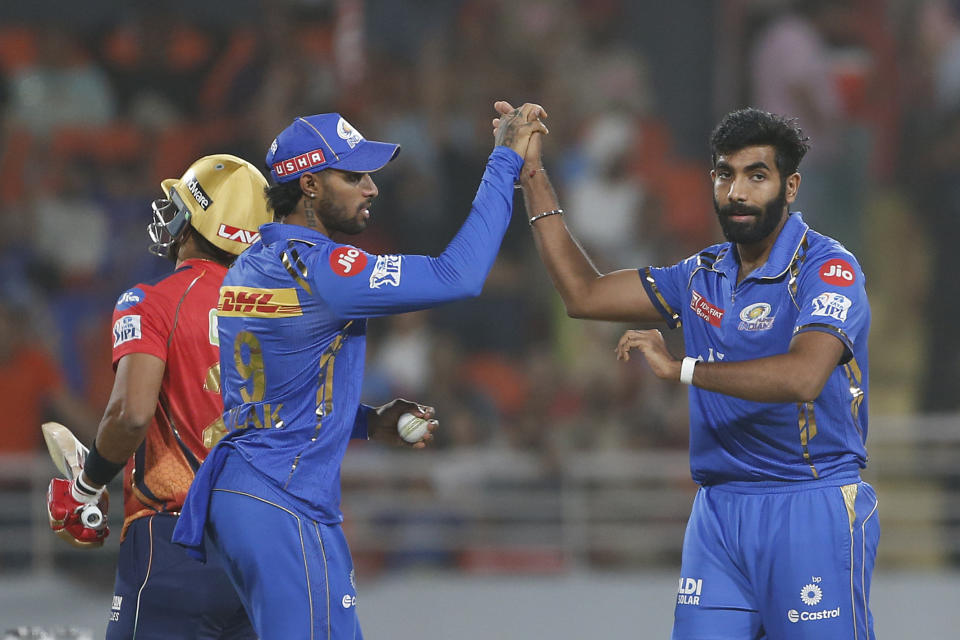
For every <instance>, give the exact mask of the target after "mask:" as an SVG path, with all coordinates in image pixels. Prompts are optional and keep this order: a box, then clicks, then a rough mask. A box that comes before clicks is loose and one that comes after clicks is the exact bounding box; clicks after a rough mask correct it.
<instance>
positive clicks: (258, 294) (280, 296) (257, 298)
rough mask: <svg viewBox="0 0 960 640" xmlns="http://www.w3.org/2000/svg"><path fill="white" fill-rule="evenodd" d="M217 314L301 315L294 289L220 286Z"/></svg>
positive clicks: (259, 316)
mask: <svg viewBox="0 0 960 640" xmlns="http://www.w3.org/2000/svg"><path fill="white" fill-rule="evenodd" d="M217 315H219V316H227V317H248V318H249V317H253V318H287V317H291V316H302V315H303V309H301V307H300V299H299V298H298V297H297V291H296V289H254V288H252V287H220V302H219V303H218V304H217Z"/></svg>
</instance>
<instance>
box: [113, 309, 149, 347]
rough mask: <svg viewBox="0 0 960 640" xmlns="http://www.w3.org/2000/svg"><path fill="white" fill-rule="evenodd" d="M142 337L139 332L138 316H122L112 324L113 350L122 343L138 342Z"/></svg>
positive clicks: (141, 333)
mask: <svg viewBox="0 0 960 640" xmlns="http://www.w3.org/2000/svg"><path fill="white" fill-rule="evenodd" d="M142 337H143V332H142V331H141V330H140V316H123V317H122V318H120V319H119V320H117V321H116V322H114V323H113V348H114V349H116V348H117V347H119V346H120V345H122V344H123V343H124V342H130V341H131V340H139V339H140V338H142Z"/></svg>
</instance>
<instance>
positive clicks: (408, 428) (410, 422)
mask: <svg viewBox="0 0 960 640" xmlns="http://www.w3.org/2000/svg"><path fill="white" fill-rule="evenodd" d="M397 431H398V432H399V433H400V437H401V438H403V440H404V441H405V442H410V443H415V442H420V440H422V439H423V436H425V435H426V434H427V421H426V420H424V419H423V418H418V417H417V416H415V415H413V414H412V413H405V414H403V415H402V416H400V419H399V420H397Z"/></svg>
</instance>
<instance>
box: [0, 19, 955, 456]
mask: <svg viewBox="0 0 960 640" xmlns="http://www.w3.org/2000/svg"><path fill="white" fill-rule="evenodd" d="M221 4H223V5H224V8H225V9H226V8H228V7H230V3H227V2H222V3H221ZM669 4H678V5H683V4H685V3H658V2H654V1H653V0H650V1H649V2H627V1H626V0H531V1H528V2H524V3H522V4H518V3H512V2H507V1H506V0H460V1H458V2H441V1H440V0H432V1H430V2H420V3H395V2H388V1H387V0H325V1H324V0H314V1H308V0H303V1H299V2H297V1H287V2H270V3H268V2H263V4H262V6H259V7H258V6H256V5H252V6H247V5H244V7H245V9H244V10H243V11H240V12H239V13H236V12H235V13H234V14H233V15H231V20H230V21H229V22H228V23H222V22H221V23H218V22H217V21H216V20H214V19H203V18H198V17H193V16H190V15H188V14H186V13H183V12H170V11H167V10H165V9H164V6H165V5H164V4H163V3H147V2H134V3H126V5H125V8H124V9H123V10H121V11H118V12H110V13H107V12H104V15H102V16H94V17H90V18H88V20H86V21H85V24H89V25H91V26H84V27H73V26H71V25H70V24H57V23H53V24H51V23H50V22H49V21H48V20H43V19H41V17H40V16H38V17H37V19H35V20H29V19H24V20H20V21H11V20H0V73H2V78H0V107H2V113H3V119H2V124H0V251H2V253H0V274H2V275H0V381H2V389H3V391H4V396H5V397H6V398H7V399H8V404H13V405H14V406H15V408H14V409H13V410H12V416H13V421H12V423H11V422H10V421H9V420H8V424H7V426H6V430H7V433H8V434H10V433H13V434H14V437H12V438H9V437H8V438H7V439H5V440H4V441H2V442H0V451H5V452H11V451H30V450H35V449H37V447H39V446H40V442H39V438H38V435H39V431H38V430H37V425H38V424H39V422H40V421H41V420H42V419H44V418H58V419H60V420H62V421H64V422H66V423H67V424H70V425H71V426H73V427H74V428H75V429H76V430H77V431H79V432H81V433H83V434H85V435H86V437H87V438H89V437H92V435H93V433H94V431H95V428H96V423H97V421H98V418H99V415H100V412H101V411H102V409H103V407H104V406H105V403H106V400H107V397H108V395H109V391H110V387H111V384H112V380H113V372H112V370H111V367H110V351H111V342H110V339H111V334H110V314H111V312H112V309H113V305H114V301H115V300H116V297H117V296H118V295H119V294H120V293H121V292H123V291H124V290H125V289H126V288H128V287H130V286H132V285H133V284H135V283H136V282H138V281H144V280H149V279H152V278H156V277H158V276H161V275H163V274H165V273H167V272H169V271H170V269H171V268H172V265H171V264H169V263H167V262H165V261H163V260H161V259H159V258H156V257H154V256H152V255H150V254H148V253H147V251H146V246H147V237H146V225H147V223H148V222H149V218H150V208H149V203H150V201H151V200H152V199H153V198H156V197H159V195H160V191H159V182H160V180H161V179H163V178H169V177H175V176H179V175H180V174H181V173H182V171H183V170H184V169H185V168H186V167H187V166H188V165H189V164H190V163H191V162H192V161H193V160H194V159H196V158H197V157H199V156H201V155H203V154H206V153H214V152H228V153H234V154H236V155H239V156H241V157H244V158H246V159H248V160H250V161H252V162H254V163H255V164H257V165H258V166H261V167H262V166H263V157H264V155H265V152H266V149H267V146H268V145H269V144H270V141H271V140H272V139H273V136H274V135H276V133H277V132H279V131H280V130H281V129H282V128H284V127H285V126H286V125H287V124H288V123H289V122H290V120H292V118H293V117H294V116H297V115H305V114H311V113H318V112H325V111H339V112H341V113H343V114H344V115H345V116H346V117H347V119H348V120H350V122H351V123H352V124H353V125H354V126H356V127H357V128H358V129H359V130H360V131H362V132H363V134H364V135H365V136H367V137H368V138H372V139H380V140H388V141H391V142H398V143H400V144H401V145H402V147H403V151H402V153H401V155H400V157H399V159H398V161H397V162H394V163H392V164H391V165H390V166H389V167H387V168H386V169H384V170H383V171H382V172H380V173H378V174H376V176H375V180H376V181H377V184H378V186H379V189H380V194H381V195H380V198H379V199H378V201H377V202H376V203H375V204H374V207H373V209H372V213H373V224H372V225H371V227H370V228H369V229H368V231H366V232H365V233H364V234H363V235H361V236H359V237H357V238H355V239H351V241H352V240H355V241H356V243H357V244H358V245H359V246H362V247H363V248H364V249H367V250H369V251H372V252H391V253H421V254H432V255H436V254H437V253H439V252H440V251H441V250H442V249H443V247H444V246H445V245H446V243H447V242H448V240H449V239H450V238H451V237H452V235H453V233H454V232H455V231H456V229H457V228H458V226H459V224H460V223H461V222H462V220H463V219H464V217H465V216H466V214H467V212H468V210H469V206H470V202H471V200H472V197H473V194H474V192H475V190H476V186H477V184H478V181H479V178H480V176H481V173H482V171H483V166H484V160H485V157H486V156H487V154H488V153H489V151H490V148H491V146H492V137H491V135H490V118H491V117H492V116H493V111H492V103H493V101H494V100H495V99H498V98H505V99H509V100H511V101H513V102H515V103H519V102H523V101H527V100H530V101H536V102H540V103H541V104H543V105H544V106H546V107H547V109H548V111H549V113H550V119H549V121H548V124H549V126H550V128H551V134H550V136H549V138H548V140H547V141H546V149H547V152H546V154H547V157H546V161H547V167H548V168H549V170H550V172H551V175H552V176H553V177H554V181H555V184H556V185H557V186H558V189H559V190H560V192H561V202H562V203H563V206H564V209H565V210H566V211H567V224H568V225H569V226H570V227H571V228H572V229H573V230H574V233H575V235H576V236H577V237H578V238H579V239H580V241H581V242H582V244H583V245H584V246H585V247H586V248H587V250H588V251H589V252H590V254H591V256H593V257H594V259H595V261H596V262H597V266H598V268H600V269H601V270H609V269H613V268H630V267H643V266H646V265H649V264H667V263H673V262H675V261H677V260H679V259H682V258H683V257H685V256H687V255H689V254H690V253H692V252H693V251H695V250H697V249H698V248H700V247H702V246H704V245H706V244H709V243H711V242H714V241H717V240H718V239H719V233H718V229H717V225H716V223H715V221H714V214H713V210H712V206H711V202H710V197H711V195H710V194H711V192H710V186H709V181H708V177H707V172H708V170H709V157H708V151H707V144H706V136H707V134H708V133H709V127H710V125H711V124H712V122H713V121H714V120H716V119H718V118H719V116H720V115H722V114H723V113H725V112H726V111H729V110H731V109H733V108H737V107H739V106H743V105H746V104H753V105H756V106H760V107H764V108H767V109H769V110H772V111H776V112H781V113H785V114H789V115H794V116H797V117H799V119H800V122H801V125H802V126H803V128H804V129H805V130H806V131H807V132H808V133H809V135H810V136H811V138H812V144H813V149H812V151H811V152H810V154H809V155H808V157H807V159H806V160H805V161H804V163H803V164H802V166H801V171H802V173H803V176H804V179H803V184H802V187H801V197H800V201H799V203H798V205H797V208H798V209H800V210H803V211H804V212H805V218H806V219H807V221H808V222H811V223H812V225H813V226H814V227H815V228H818V229H820V230H822V231H824V232H825V233H828V234H831V235H834V236H835V237H837V238H838V239H839V240H841V241H842V242H843V243H844V244H846V245H847V246H848V247H850V248H851V249H852V250H853V251H855V252H856V253H857V255H858V256H859V257H860V258H861V262H862V263H863V264H864V267H865V271H866V273H867V276H868V278H869V280H868V291H869V293H870V295H871V299H872V302H873V306H874V317H875V321H874V322H875V325H874V326H875V329H874V334H873V338H872V347H873V348H872V353H871V359H872V363H873V365H874V375H873V380H872V382H873V390H874V400H875V402H874V405H875V411H876V410H879V411H884V410H886V411H893V412H895V411H903V412H906V411H954V410H957V409H958V408H960V394H958V393H956V383H955V381H954V380H955V378H953V377H952V372H953V371H955V370H956V367H957V366H958V365H960V337H958V334H957V332H956V331H954V330H952V325H953V324H954V322H953V321H954V318H955V317H956V316H957V314H958V312H960V302H958V301H960V291H958V290H957V289H958V287H960V285H958V279H957V278H955V277H954V276H952V275H951V273H952V271H951V266H952V254H953V248H954V247H956V246H958V243H960V176H958V175H956V174H957V173H958V171H960V170H958V169H957V167H960V162H958V160H960V2H955V1H950V0H900V1H898V0H886V1H878V0H807V1H805V2H796V3H790V2H783V1H780V2H776V1H773V0H768V1H762V0H723V1H720V2H713V3H704V6H703V8H702V13H703V14H704V15H698V16H697V17H696V19H695V22H693V23H690V20H691V19H693V18H692V17H691V16H689V15H688V14H689V11H688V10H687V9H685V8H684V7H680V6H678V7H675V8H670V7H667V6H665V5H669ZM697 4H699V3H697ZM2 11H3V10H0V13H2ZM655 20H658V21H661V24H659V26H657V25H651V22H652V21H655ZM641 25H642V27H641ZM691 31H692V33H691ZM684 33H686V35H682V34H684ZM678 38H686V39H687V40H686V41H688V42H695V43H697V44H696V46H698V47H700V48H699V49H697V48H694V49H693V50H692V52H691V54H690V55H694V54H697V55H696V56H695V57H694V58H692V59H682V56H679V57H678V56H677V55H676V49H677V47H676V45H675V42H676V40H677V39H678ZM700 52H702V53H703V55H699V53H700ZM688 68H696V69H699V70H701V71H702V73H701V74H700V75H701V77H702V78H705V79H706V80H705V81H703V80H701V79H700V78H697V77H688V75H687V74H685V73H683V70H684V69H688ZM677 96H681V97H684V96H685V98H684V99H682V100H679V101H678V100H677ZM678 114H679V115H678ZM688 114H693V115H692V116H689V115H688ZM680 115H682V117H683V118H685V120H681V121H679V122H678V117H680ZM691 140H692V142H691ZM517 204H518V208H520V209H522V207H520V205H521V203H520V201H519V199H518V202H517ZM625 328H626V327H624V326H622V325H617V324H612V323H586V322H580V321H574V320H570V319H568V318H566V316H565V314H564V312H563V308H562V304H560V302H559V299H558V297H557V296H556V295H555V294H554V292H553V289H552V287H551V285H550V283H549V280H548V279H547V278H546V275H545V272H544V270H543V268H542V266H541V265H540V264H539V261H538V259H537V256H536V252H535V249H534V247H533V243H532V240H531V238H530V233H529V229H528V228H527V225H526V222H525V220H524V219H523V216H522V214H518V215H517V216H516V220H515V224H513V225H512V226H511V229H510V231H509V232H508V236H507V238H506V240H505V242H504V247H503V250H502V252H501V255H500V257H499V258H498V261H497V263H496V266H495V267H494V270H493V272H492V273H491V276H490V278H489V280H488V281H487V284H486V286H485V288H484V292H483V295H482V296H481V297H480V298H477V299H474V300H470V301H466V302H462V303H458V304H454V305H450V306H448V307H444V308H440V309H436V310H433V311H429V312H422V313H415V314H407V315H403V316H398V317H392V318H387V319H377V320H373V321H371V323H370V326H369V334H370V347H369V351H368V361H367V380H366V385H367V388H366V390H365V401H367V402H370V403H376V404H379V403H381V402H384V401H386V400H388V399H390V398H392V397H395V396H398V395H399V396H403V397H407V398H410V399H416V400H421V401H424V402H428V403H431V404H434V405H435V406H436V407H437V408H438V416H439V418H440V419H441V424H442V429H441V431H440V432H439V435H438V438H437V445H438V447H441V448H453V447H503V448H509V449H521V450H531V451H538V452H541V453H542V454H543V455H545V456H546V457H547V459H552V458H554V457H556V456H559V455H560V454H562V453H563V452H564V451H566V450H571V449H585V448H597V447H610V448H644V447H651V446H654V447H677V448H683V447H684V446H685V443H686V430H687V425H686V393H685V390H684V389H683V388H682V387H680V386H679V385H667V384H663V383H661V382H660V381H658V380H657V379H656V378H655V377H654V376H653V375H652V374H651V373H650V372H649V370H648V369H646V367H645V366H644V365H643V363H642V360H641V359H634V360H632V361H631V362H630V363H627V364H625V363H618V362H616V360H615V357H614V353H613V347H614V346H615V344H616V339H617V337H619V335H620V333H621V332H622V331H623V329H625ZM677 333H678V332H672V333H671V334H669V335H668V340H669V341H670V344H671V346H672V348H673V351H674V353H675V354H679V353H681V349H682V342H681V337H680V336H679V335H676V334H677ZM878 399H879V401H878ZM878 405H879V407H878ZM8 415H11V414H10V413H8Z"/></svg>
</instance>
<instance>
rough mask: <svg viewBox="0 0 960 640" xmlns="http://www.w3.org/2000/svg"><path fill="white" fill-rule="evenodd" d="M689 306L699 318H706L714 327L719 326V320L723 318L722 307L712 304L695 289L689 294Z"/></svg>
mask: <svg viewBox="0 0 960 640" xmlns="http://www.w3.org/2000/svg"><path fill="white" fill-rule="evenodd" d="M690 308H691V309H693V311H694V313H696V314H697V315H698V316H700V318H701V319H703V320H706V321H707V322H709V323H710V324H711V325H713V326H714V327H719V326H720V322H721V321H722V320H723V313H724V312H723V309H721V308H720V307H718V306H716V305H715V304H712V303H711V302H710V301H709V300H707V299H706V298H704V297H703V296H702V295H700V294H699V293H697V292H696V291H693V292H692V295H691V296H690Z"/></svg>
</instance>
